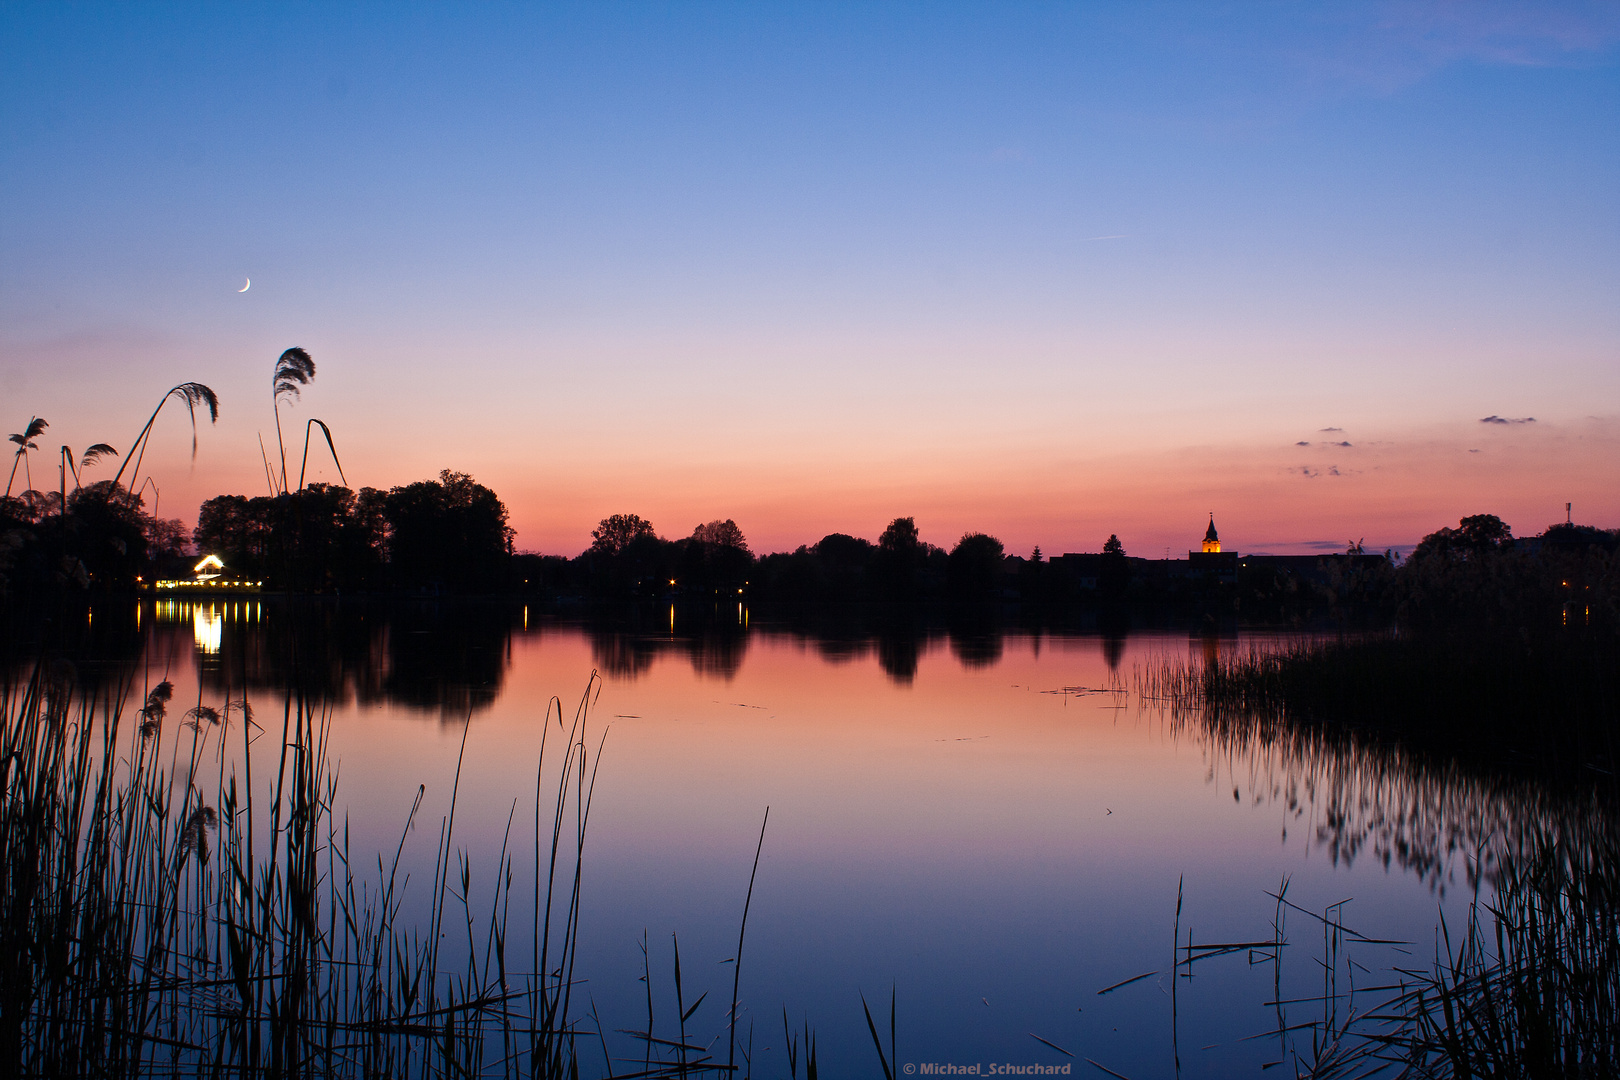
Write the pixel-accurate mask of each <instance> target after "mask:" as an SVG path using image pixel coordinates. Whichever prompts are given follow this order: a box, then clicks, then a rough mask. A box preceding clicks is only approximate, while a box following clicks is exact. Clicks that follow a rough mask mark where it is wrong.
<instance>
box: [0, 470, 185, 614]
mask: <svg viewBox="0 0 1620 1080" xmlns="http://www.w3.org/2000/svg"><path fill="white" fill-rule="evenodd" d="M188 541H189V537H188V535H187V532H186V528H185V525H184V524H183V523H182V522H181V521H180V520H179V519H178V518H170V519H159V518H156V517H153V516H152V515H151V514H148V513H147V512H146V507H145V503H144V502H143V500H142V499H141V496H140V495H139V494H137V493H135V492H132V491H130V490H129V489H128V488H126V487H123V486H121V485H120V484H118V483H117V482H116V481H112V480H103V481H100V482H98V483H94V484H86V485H85V486H83V487H80V488H77V489H75V490H73V491H69V492H67V493H66V496H65V497H64V496H63V494H62V493H60V492H55V491H50V492H39V491H32V490H30V491H26V492H24V493H23V494H22V495H20V496H12V497H8V498H3V499H0V598H9V599H13V600H23V601H26V600H30V599H35V598H41V597H44V596H49V595H54V594H56V593H61V592H70V593H72V592H96V593H107V592H127V591H129V590H130V589H133V588H134V587H135V584H136V582H137V580H138V579H139V578H140V577H141V576H143V575H148V574H150V573H151V572H152V571H153V570H154V569H155V568H156V567H157V566H158V565H160V564H162V563H163V562H165V561H168V560H172V559H174V558H176V557H179V556H181V555H183V554H184V552H185V551H186V549H187V544H188Z"/></svg>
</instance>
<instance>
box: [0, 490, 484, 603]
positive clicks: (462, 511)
mask: <svg viewBox="0 0 1620 1080" xmlns="http://www.w3.org/2000/svg"><path fill="white" fill-rule="evenodd" d="M506 522H507V513H506V506H505V505H504V504H503V503H502V502H501V500H500V498H499V497H498V496H496V494H495V493H494V492H493V491H491V490H490V489H489V488H487V487H484V486H483V485H482V484H479V483H476V482H475V481H474V480H473V479H472V478H471V477H470V476H468V475H467V474H465V473H458V472H451V471H449V470H446V471H444V472H441V473H440V474H439V478H438V479H437V480H424V481H421V482H418V483H414V484H406V485H403V486H401V487H396V488H392V489H390V490H388V491H382V490H379V489H377V488H361V489H360V490H359V491H358V492H355V491H350V490H349V489H348V488H344V487H338V486H336V485H328V484H311V485H309V486H308V487H305V488H301V489H299V490H296V491H291V492H287V493H284V494H279V495H275V496H259V497H256V498H249V497H247V496H242V495H220V496H217V497H215V498H212V499H209V500H208V501H207V502H205V503H203V505H202V507H201V509H200V510H199V512H198V515H197V528H196V530H195V531H194V532H192V533H190V534H188V533H187V530H186V528H185V526H184V525H183V523H182V522H181V521H179V520H178V519H169V520H160V519H157V518H154V517H153V516H152V515H150V514H148V513H146V511H145V504H144V502H143V500H142V498H141V496H140V494H139V493H137V492H131V491H130V490H129V489H128V488H125V487H122V486H120V485H118V484H117V483H116V482H114V481H102V482H100V483H97V484H90V485H86V486H85V487H82V488H79V489H78V490H76V491H72V492H69V493H68V495H67V497H66V499H65V500H64V499H62V498H60V497H58V495H57V493H55V492H51V493H47V494H46V495H43V496H42V495H41V494H40V493H39V492H34V491H29V492H26V493H25V494H24V495H23V496H22V497H15V498H6V499H3V500H0V596H4V597H7V598H9V599H11V600H14V601H28V600H32V599H41V598H44V597H48V596H51V595H57V594H62V593H66V594H74V593H85V592H88V593H92V594H97V593H100V594H105V593H121V592H122V593H127V592H130V591H132V590H134V589H135V588H136V587H138V585H139V584H140V583H141V582H143V581H147V582H150V581H152V580H155V579H158V578H162V577H179V578H189V577H190V576H191V573H192V564H193V563H194V562H195V561H196V554H192V552H193V550H194V551H195V552H196V553H198V554H201V553H207V554H214V555H218V556H220V558H221V559H222V560H223V561H224V563H225V566H226V571H227V576H229V577H231V578H238V579H249V580H257V581H263V582H264V586H265V588H266V589H274V590H280V591H287V592H302V593H333V592H342V591H345V590H353V591H366V592H392V591H401V592H433V593H442V592H449V593H493V592H502V591H505V590H507V589H508V588H510V587H511V585H512V579H511V574H512V570H513V567H512V530H511V528H510V527H509V526H508V525H507V523H506Z"/></svg>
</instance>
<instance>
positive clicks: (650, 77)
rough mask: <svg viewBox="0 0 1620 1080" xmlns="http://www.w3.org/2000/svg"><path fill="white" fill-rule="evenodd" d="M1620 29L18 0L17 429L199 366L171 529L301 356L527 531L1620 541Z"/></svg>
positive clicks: (1297, 12)
mask: <svg viewBox="0 0 1620 1080" xmlns="http://www.w3.org/2000/svg"><path fill="white" fill-rule="evenodd" d="M1617 45H1620V9H1617V8H1615V7H1614V6H1613V5H1604V4H1594V5H1570V6H1561V5H1552V6H1547V7H1537V8H1529V7H1525V6H1509V5H1491V4H1466V5H1465V4H1430V5H1424V4H1400V5H1378V4H1364V5H1339V6H1333V7H1324V6H1321V5H1308V4H1246V5H1230V6H1227V5H1209V4H1198V5H1193V4H1165V5H1139V4H1118V5H1056V4H1051V5H1047V4H1018V5H989V4H983V5H978V4H971V5H969V4H964V5H945V4H936V5H701V4H680V5H674V4H667V5H657V4H614V5H608V4H602V5H578V6H572V5H532V6H531V5H512V6H498V5H440V6H431V7H430V6H412V5H390V6H380V5H379V6H361V5H351V6H343V7H341V8H337V7H334V6H331V5H317V6H303V7H299V6H294V5H276V6H258V7H249V6H245V5H238V6H229V7H227V6H222V5H221V6H216V5H198V6H178V5H176V6H169V5H145V6H140V7H120V6H112V5H58V4H11V5H7V6H6V7H5V8H4V9H0V50H3V51H0V124H3V126H4V131H5V138H4V140H3V145H0V188H3V190H4V191H5V192H6V198H5V200H4V203H3V205H0V250H3V251H4V252H5V255H6V258H5V259H4V260H3V264H0V398H3V400H4V401H5V402H6V405H7V408H8V410H9V411H8V412H7V414H6V416H7V417H8V418H9V419H6V420H5V422H7V423H15V424H17V425H19V427H18V428H17V429H18V430H20V425H21V424H23V423H25V422H26V420H27V417H28V416H29V415H35V414H37V415H42V416H46V417H47V418H48V419H50V420H51V422H52V431H51V435H52V436H53V437H55V436H57V435H58V434H59V435H60V438H61V440H63V441H67V442H69V443H71V444H73V445H78V444H79V443H87V442H91V441H97V440H101V439H105V440H108V441H111V442H113V443H114V444H115V445H118V446H120V448H122V444H123V442H125V441H127V440H128V439H129V438H131V437H132V436H133V433H134V431H135V430H136V429H138V428H139V425H140V423H141V422H143V421H144V415H145V413H146V411H148V410H149V408H150V405H146V404H144V403H145V402H146V401H148V400H150V401H152V402H153V403H155V401H156V398H157V396H158V395H159V394H161V392H162V390H163V389H165V388H166V387H167V386H169V385H173V384H174V383H175V382H179V381H181V380H183V379H198V380H200V381H203V382H206V383H208V384H209V385H211V386H214V387H215V389H216V390H219V391H220V393H221V395H222V399H223V402H224V406H225V409H224V413H223V415H222V417H221V420H220V424H219V426H218V427H217V428H216V429H214V430H213V431H210V432H208V433H206V434H205V436H204V438H203V446H202V449H201V453H200V455H199V458H198V460H197V462H196V464H195V465H193V464H192V463H191V462H190V461H189V459H188V458H189V449H190V441H189V434H188V433H187V432H186V431H185V429H184V425H183V424H182V423H181V422H180V421H178V420H177V419H170V420H165V421H164V422H163V423H164V425H165V426H164V427H163V428H162V429H161V431H160V442H159V446H158V454H159V457H158V459H157V462H158V465H157V467H158V469H159V472H158V473H156V474H154V475H159V476H161V477H163V479H160V480H159V482H160V483H164V480H165V479H166V480H167V483H166V484H165V486H164V490H165V494H164V500H165V503H164V506H163V507H162V513H163V514H164V516H171V515H175V514H178V515H180V516H183V517H190V516H191V515H192V514H194V513H195V507H196V503H197V502H198V501H199V500H200V499H201V498H205V497H207V496H208V495H211V494H215V493H218V492H220V491H243V492H253V491H257V490H258V489H260V488H262V487H263V479H262V465H261V463H260V460H259V453H258V446H257V438H258V437H259V436H260V435H263V434H266V433H267V432H268V433H271V434H273V430H274V429H273V419H272V417H271V416H270V411H269V402H268V380H269V372H270V367H271V365H272V364H273V362H274V359H275V356H276V355H277V354H279V352H280V351H281V349H283V348H285V347H286V346H288V345H292V344H301V345H304V346H306V347H308V348H309V349H310V350H311V352H312V353H314V355H315V357H316V360H317V363H318V364H319V365H320V373H319V376H318V378H317V380H316V383H315V384H314V385H313V386H312V387H311V388H310V389H309V390H307V391H306V393H305V396H304V399H303V401H301V402H300V403H299V406H298V409H299V410H301V411H298V412H297V414H296V416H295V417H293V419H294V420H296V422H297V423H298V424H299V425H300V426H301V424H302V418H303V416H305V415H316V416H320V417H322V418H324V419H326V420H327V421H328V422H329V423H331V424H332V426H333V429H334V432H335V434H336V435H337V437H338V440H339V449H340V451H341V452H343V453H344V455H345V460H346V464H345V470H346V472H348V473H350V474H351V475H350V479H351V481H353V482H354V483H356V484H361V483H365V484H372V485H374V486H389V485H391V484H395V483H403V482H408V481H410V480H414V479H418V478H420V477H422V476H425V475H431V474H432V473H435V472H437V471H438V469H440V468H444V467H451V468H458V469H463V470H465V471H469V472H472V473H473V474H474V475H475V476H477V477H478V478H479V479H480V480H482V481H484V482H486V483H489V484H490V485H491V486H492V487H495V488H496V490H497V491H499V492H501V494H502V495H503V496H504V497H505V498H506V499H507V502H508V503H509V504H510V505H511V506H512V508H513V517H514V522H515V524H517V526H518V528H519V531H520V544H524V545H526V546H532V547H536V548H540V549H544V550H558V551H565V552H566V551H570V550H578V548H579V547H582V546H583V545H584V543H585V542H586V539H587V534H588V530H589V528H590V526H591V525H592V524H594V522H595V520H596V519H597V518H599V517H601V516H603V515H604V514H606V513H611V512H619V511H636V512H641V513H643V514H644V515H646V516H649V517H651V518H652V519H653V520H654V521H655V522H656V523H657V524H658V525H659V527H660V529H661V530H663V531H665V532H666V533H669V534H684V533H685V532H687V531H689V530H690V528H691V526H692V525H694V524H696V523H697V522H699V521H703V520H708V519H709V518H712V517H716V516H719V517H735V518H736V519H737V520H738V521H739V523H740V524H742V525H743V527H744V530H745V532H747V533H748V534H749V535H750V537H751V538H753V539H754V540H755V544H756V547H765V548H772V547H781V546H791V545H792V544H796V543H798V542H804V541H811V542H813V541H814V540H815V539H816V538H818V537H819V536H820V535H821V534H822V533H824V532H828V531H832V530H834V529H839V530H843V531H850V532H857V533H862V534H865V535H875V534H876V532H877V531H878V530H879V529H881V528H882V525H883V524H884V522H885V521H886V520H887V519H888V517H891V516H894V515H896V514H902V513H914V514H916V515H917V516H918V518H919V524H921V525H922V526H923V531H924V535H925V537H927V538H928V539H931V540H933V541H935V542H937V543H949V542H950V541H951V540H952V539H954V536H955V535H959V534H960V533H961V532H962V531H964V530H966V529H968V528H974V529H986V530H988V531H992V532H995V533H996V534H997V535H1000V536H1002V537H1003V538H1004V539H1006V540H1007V541H1008V542H1009V545H1010V546H1012V547H1014V549H1019V548H1022V547H1026V546H1028V545H1030V544H1033V543H1040V544H1042V545H1043V547H1045V548H1046V549H1047V550H1057V549H1066V550H1092V549H1095V548H1096V546H1097V545H1098V544H1100V541H1101V538H1104V537H1106V535H1107V534H1108V533H1109V532H1118V533H1119V534H1120V535H1121V537H1122V538H1124V539H1125V540H1126V542H1127V546H1128V547H1130V546H1132V545H1133V543H1134V545H1135V546H1136V547H1138V548H1146V547H1155V548H1156V547H1159V546H1161V545H1164V544H1172V545H1179V544H1184V543H1190V542H1192V541H1194V540H1196V535H1193V534H1194V533H1195V532H1196V533H1197V534H1198V535H1201V524H1200V523H1201V521H1202V517H1203V514H1204V513H1205V512H1206V511H1207V510H1209V509H1211V508H1214V509H1216V510H1217V512H1218V513H1220V514H1221V515H1223V517H1224V518H1225V520H1227V521H1229V522H1230V523H1231V524H1230V525H1229V526H1227V528H1226V530H1223V532H1235V534H1236V537H1237V538H1238V539H1239V540H1240V541H1241V542H1242V546H1244V547H1245V549H1251V548H1256V547H1263V548H1267V549H1279V550H1280V549H1282V548H1284V547H1287V546H1289V545H1297V544H1304V543H1308V542H1311V541H1313V540H1318V539H1320V538H1321V537H1322V536H1326V537H1331V538H1335V539H1336V538H1337V537H1338V536H1339V534H1341V533H1344V532H1345V530H1346V529H1356V528H1360V529H1361V532H1362V533H1363V534H1371V536H1370V538H1369V542H1372V541H1373V540H1376V541H1378V542H1380V543H1401V542H1410V541H1411V540H1413V539H1415V538H1416V536H1417V535H1421V533H1422V532H1426V531H1429V530H1430V529H1432V528H1434V527H1437V526H1438V525H1441V524H1445V523H1447V522H1449V521H1454V520H1455V518H1456V517H1458V516H1460V514H1462V513H1472V512H1478V511H1484V510H1493V509H1494V510H1495V511H1496V512H1500V513H1502V514H1503V516H1504V517H1506V518H1508V519H1509V521H1510V522H1511V523H1513V524H1514V525H1515V527H1516V528H1519V529H1520V531H1534V530H1535V529H1538V528H1539V527H1540V526H1542V525H1544V524H1546V523H1547V522H1546V521H1541V520H1538V519H1537V515H1539V517H1544V518H1546V519H1547V520H1548V521H1550V520H1554V517H1553V516H1549V514H1550V508H1552V507H1553V506H1554V505H1556V508H1557V509H1558V510H1560V511H1561V510H1562V503H1563V501H1565V499H1566V498H1572V499H1574V500H1575V501H1576V502H1577V503H1578V504H1579V505H1581V506H1584V507H1589V508H1590V510H1591V514H1590V516H1589V518H1588V519H1589V520H1596V521H1598V523H1600V524H1606V525H1609V526H1616V525H1620V503H1617V502H1616V498H1617V497H1616V496H1615V494H1614V492H1616V491H1617V490H1620V483H1616V481H1617V480H1620V475H1616V466H1615V464H1614V462H1615V460H1616V457H1615V455H1614V454H1613V453H1612V451H1614V450H1616V449H1617V448H1620V447H1617V446H1616V438H1615V435H1616V428H1615V424H1614V421H1615V417H1616V413H1617V409H1616V401H1617V400H1620V363H1617V360H1620V356H1617V351H1620V350H1617V345H1620V303H1617V300H1620V295H1617V293H1620V290H1617V284H1620V199H1617V197H1616V194H1615V193H1616V192H1617V191H1620V125H1617V123H1616V117H1620V77H1617V76H1620V66H1617V58H1620V57H1617ZM248 276H251V277H252V279H253V287H252V288H251V289H250V290H249V291H248V292H247V293H243V294H239V293H237V292H236V291H235V290H236V289H238V288H240V287H241V284H242V282H243V280H244V279H245V278H246V277H248ZM13 413H15V414H17V415H16V416H12V415H11V414H13ZM1493 414H1494V415H1504V416H1512V417H1530V416H1534V417H1536V423H1535V424H1534V425H1517V426H1515V427H1514V430H1513V431H1511V432H1503V431H1496V430H1487V429H1485V428H1482V427H1481V426H1480V425H1479V418H1481V417H1484V416H1487V415H1493ZM1326 427H1339V428H1342V429H1344V430H1345V432H1346V433H1347V438H1345V439H1334V440H1328V439H1326V438H1320V439H1319V438H1315V437H1314V436H1315V435H1317V434H1318V433H1320V429H1322V428H1326ZM126 428H127V429H129V434H123V431H124V429H126ZM7 430H13V429H7ZM1492 440H1494V441H1492ZM1344 441H1349V442H1351V443H1352V446H1351V447H1349V448H1337V449H1336V450H1335V451H1333V453H1330V454H1328V456H1320V455H1321V454H1322V453H1323V448H1322V445H1313V446H1311V447H1300V446H1299V445H1298V444H1299V443H1301V442H1309V443H1313V444H1331V443H1339V442H1344ZM1482 443H1483V445H1482ZM1471 450H1472V451H1476V453H1475V454H1474V455H1472V456H1470V455H1469V451H1471ZM1351 451H1367V453H1366V454H1364V455H1363V454H1352V453H1351ZM1335 454H1336V455H1337V456H1334V455H1335ZM1486 459H1489V460H1486ZM349 462H352V463H353V465H352V467H351V465H350V464H349ZM1329 470H1333V471H1332V472H1330V471H1329ZM322 478H323V479H328V478H329V477H324V476H323V477H322ZM1317 480H1323V481H1327V482H1325V483H1317V482H1316V481H1317ZM1338 481H1343V483H1338ZM1334 484H1337V486H1336V487H1335V486H1333V485H1334ZM1561 493H1562V494H1561ZM1493 500H1494V501H1493ZM1543 503H1545V504H1546V507H1547V508H1548V509H1547V510H1544V509H1543V505H1542V504H1543ZM1556 516H1557V517H1561V514H1558V515H1556ZM1194 519H1196V520H1194ZM1186 521H1190V522H1191V523H1190V524H1184V522H1186ZM1194 526H1199V527H1198V528H1196V529H1195V528H1194ZM1098 532H1100V533H1101V536H1100V537H1099V536H1096V535H1094V534H1096V533H1098ZM1183 532H1185V533H1187V534H1188V535H1187V537H1185V538H1183V537H1182V533H1183Z"/></svg>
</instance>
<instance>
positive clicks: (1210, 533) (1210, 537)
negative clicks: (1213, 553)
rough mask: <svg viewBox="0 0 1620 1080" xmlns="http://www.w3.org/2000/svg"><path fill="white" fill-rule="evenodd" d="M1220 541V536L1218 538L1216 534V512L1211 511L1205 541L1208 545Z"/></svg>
mask: <svg viewBox="0 0 1620 1080" xmlns="http://www.w3.org/2000/svg"><path fill="white" fill-rule="evenodd" d="M1218 540H1220V536H1218V535H1217V534H1216V532H1215V512H1214V511H1213V510H1211V511H1210V514H1209V529H1208V530H1207V531H1206V532H1205V533H1204V541H1205V542H1206V543H1211V542H1214V541H1218Z"/></svg>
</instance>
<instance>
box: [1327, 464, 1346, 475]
mask: <svg viewBox="0 0 1620 1080" xmlns="http://www.w3.org/2000/svg"><path fill="white" fill-rule="evenodd" d="M1328 475H1329V476H1343V475H1344V474H1343V473H1341V472H1340V471H1339V467H1338V466H1337V465H1329V466H1328Z"/></svg>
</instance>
